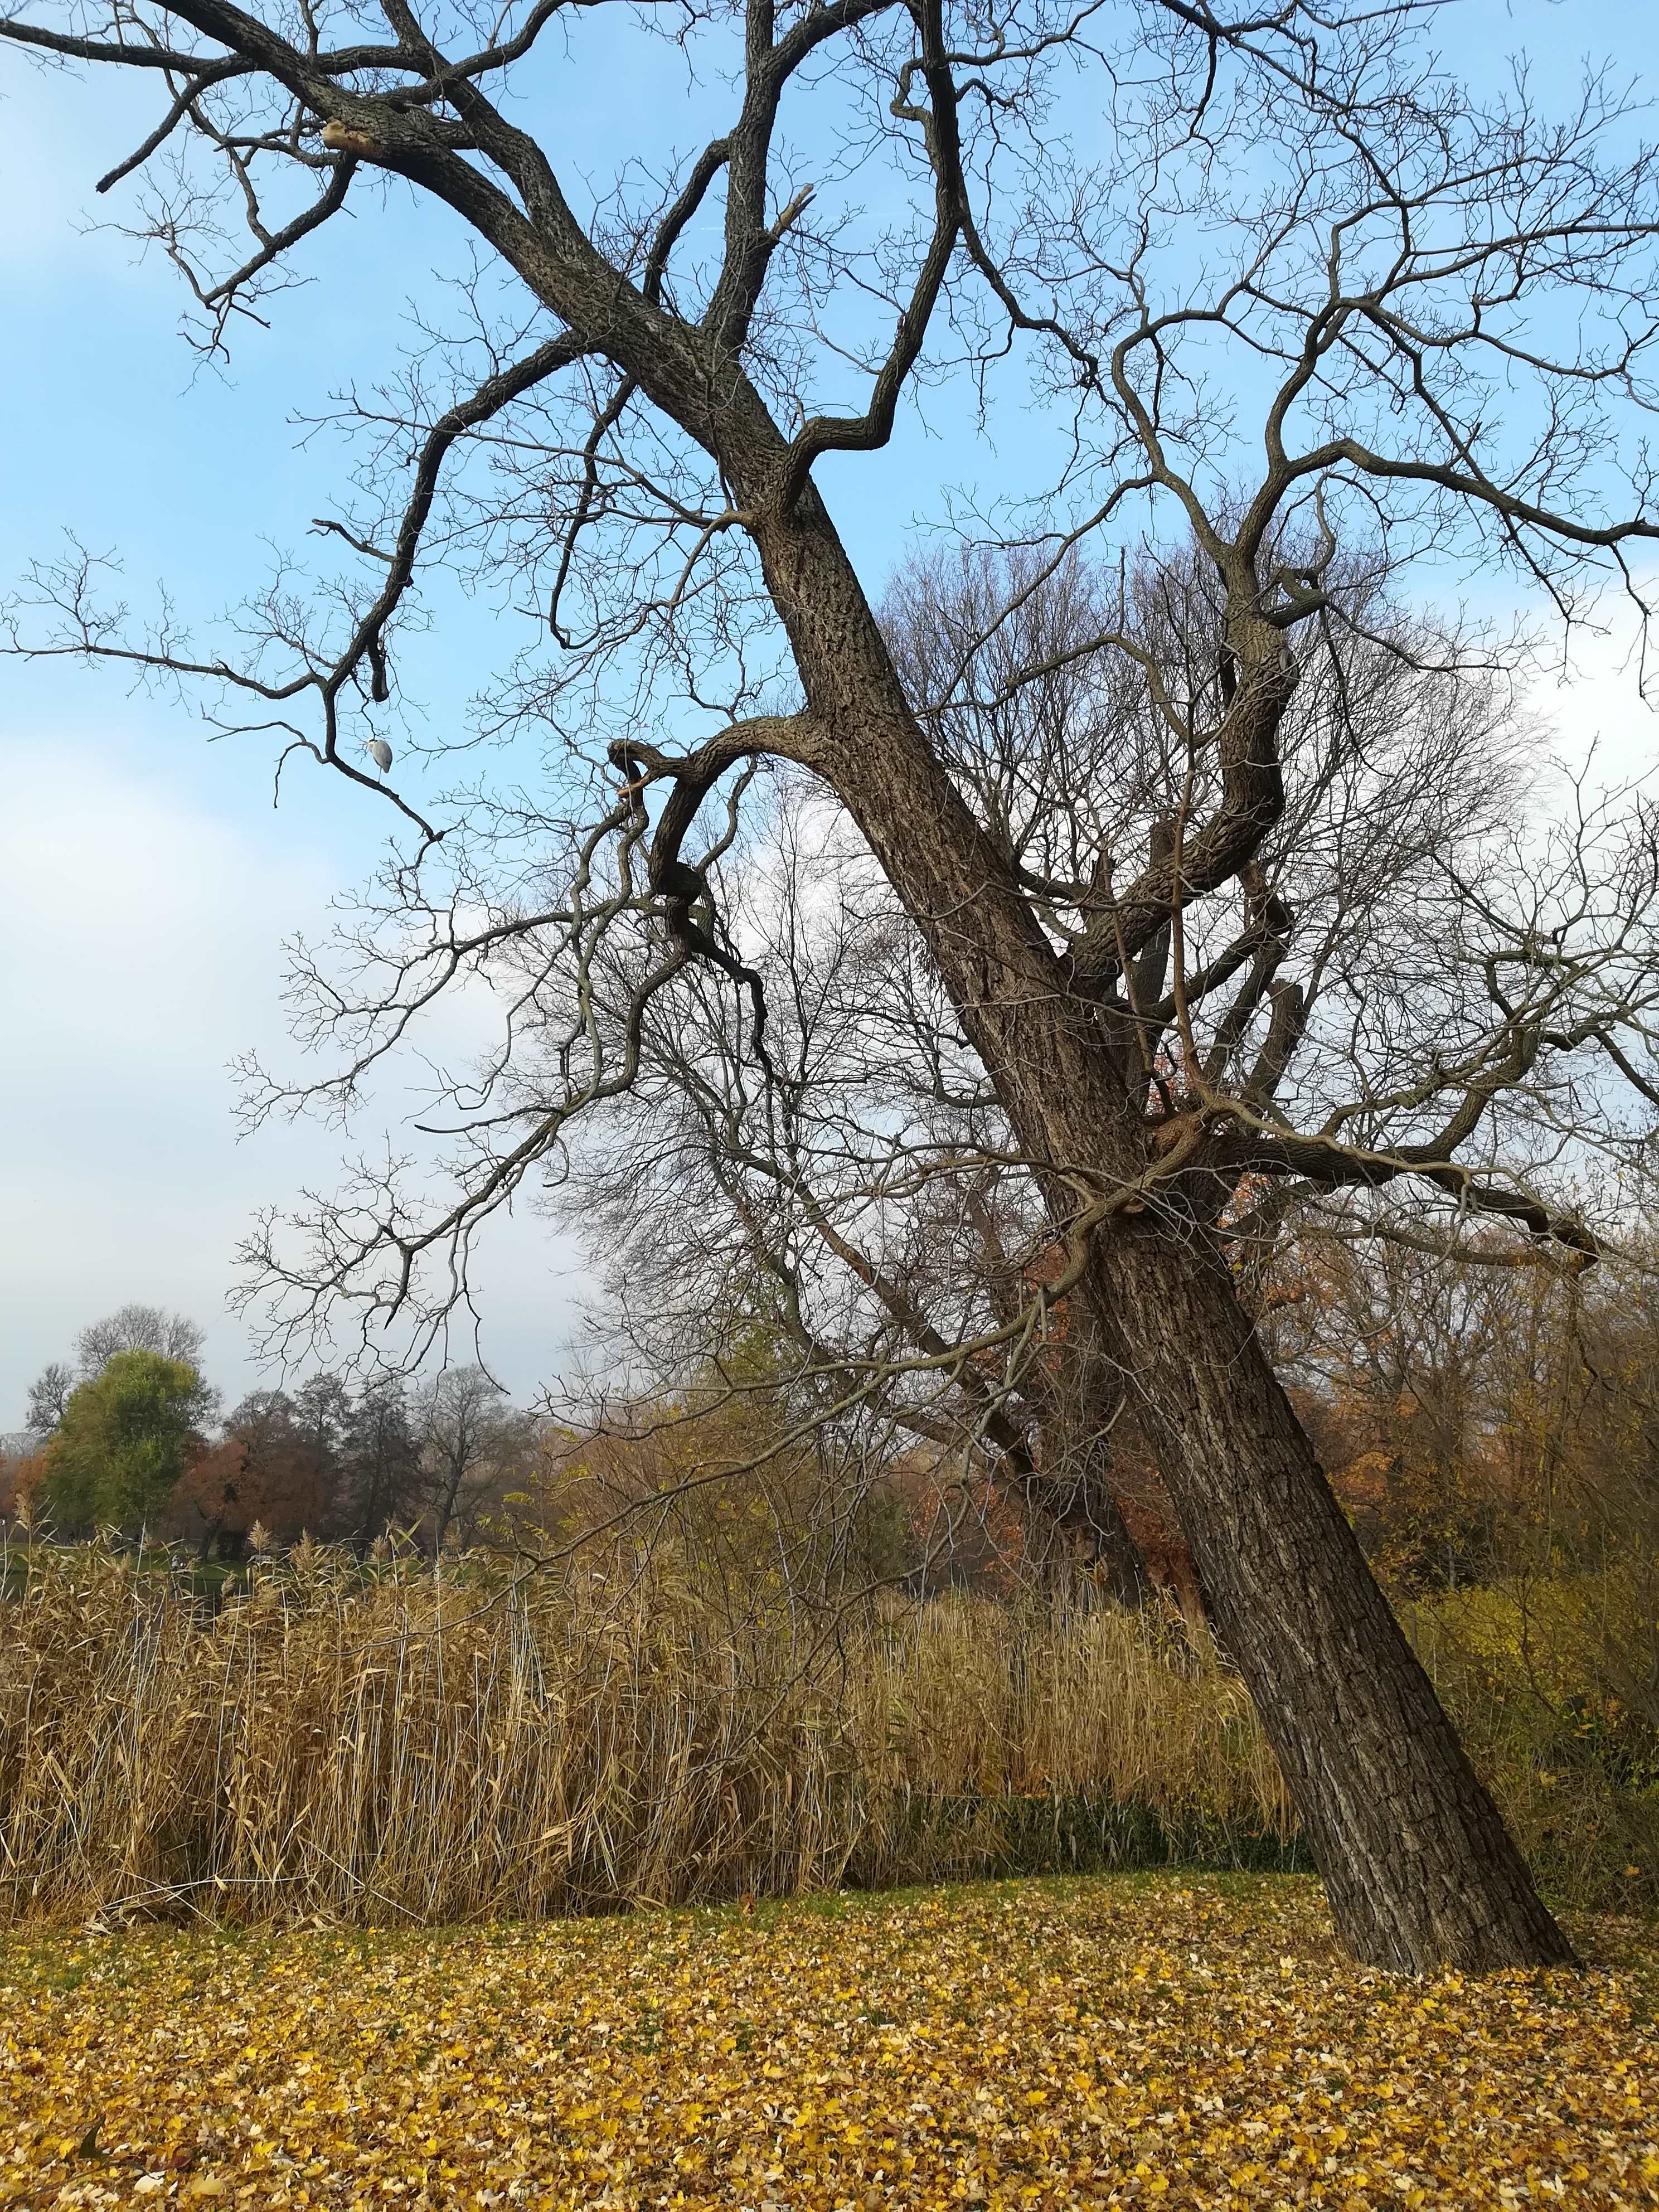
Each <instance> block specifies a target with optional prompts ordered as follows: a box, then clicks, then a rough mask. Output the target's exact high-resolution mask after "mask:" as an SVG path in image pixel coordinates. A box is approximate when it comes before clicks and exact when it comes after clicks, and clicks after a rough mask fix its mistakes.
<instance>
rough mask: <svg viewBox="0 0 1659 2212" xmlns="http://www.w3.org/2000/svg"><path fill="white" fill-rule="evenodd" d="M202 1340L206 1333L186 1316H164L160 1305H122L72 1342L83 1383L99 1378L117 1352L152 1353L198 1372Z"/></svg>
mask: <svg viewBox="0 0 1659 2212" xmlns="http://www.w3.org/2000/svg"><path fill="white" fill-rule="evenodd" d="M206 1341H207V1335H206V1332H205V1331H204V1329H203V1328H202V1327H201V1325H200V1324H199V1322H193V1321H191V1319H190V1318H189V1316H187V1315H185V1314H180V1313H167V1312H164V1311H163V1310H162V1309H161V1307H160V1306H145V1305H137V1304H134V1305H125V1306H122V1307H121V1308H120V1310H118V1312H116V1313H112V1314H110V1315H109V1316H107V1317H106V1319H104V1320H103V1321H95V1322H90V1323H89V1324H88V1327H87V1328H83V1329H82V1332H81V1334H80V1335H79V1336H77V1337H76V1340H75V1362H76V1368H77V1370H78V1371H79V1373H80V1376H81V1378H82V1381H83V1382H84V1381H88V1380H89V1379H90V1378H91V1377H92V1376H94V1375H101V1374H102V1373H103V1371H104V1370H105V1368H106V1367H107V1366H108V1364H109V1363H110V1361H111V1360H112V1358H114V1357H115V1355H116V1353H117V1352H156V1353H158V1354H159V1355H160V1357H161V1358H163V1359H182V1360H183V1361H184V1363H185V1366H186V1367H194V1368H196V1369H197V1370H199V1369H200V1367H201V1364H202V1347H203V1346H204V1344H205V1343H206Z"/></svg>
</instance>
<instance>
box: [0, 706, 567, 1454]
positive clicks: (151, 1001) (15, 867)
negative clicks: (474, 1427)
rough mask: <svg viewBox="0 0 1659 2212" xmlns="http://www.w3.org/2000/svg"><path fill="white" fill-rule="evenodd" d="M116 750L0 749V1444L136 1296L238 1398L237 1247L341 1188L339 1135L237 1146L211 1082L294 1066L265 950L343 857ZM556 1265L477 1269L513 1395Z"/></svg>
mask: <svg viewBox="0 0 1659 2212" xmlns="http://www.w3.org/2000/svg"><path fill="white" fill-rule="evenodd" d="M132 735H133V732H131V731H130V730H128V731H123V730H121V729H118V728H110V727H100V728H99V729H96V730H93V729H88V728H85V727H80V728H77V727H75V726H64V725H59V726H55V727H52V728H50V729H47V730H44V731H42V730H40V729H37V730H35V731H32V732H28V733H27V735H23V734H21V733H13V734H12V735H10V736H9V737H5V736H3V734H0V742H3V743H4V744H5V746H6V750H7V753H8V765H7V773H6V787H7V789H6V806H5V809H4V811H3V816H0V902H3V912H4V921H3V925H0V926H3V928H4V930H5V933H6V938H7V940H8V957H7V958H6V960H5V962H4V963H3V969H0V1035H3V1036H4V1037H5V1039H6V1046H7V1049H6V1062H7V1069H8V1076H7V1081H6V1083H5V1085H4V1086H3V1094H0V1220H3V1222H4V1224H5V1243H6V1265H5V1267H4V1269H3V1273H0V1429H9V1428H11V1427H12V1426H14V1425H15V1423H16V1422H17V1421H20V1420H21V1418H22V1409H23V1398H24V1393H25V1391H26V1389H27V1383H28V1381H29V1378H30V1377H31V1376H33V1375H34V1374H35V1373H37V1372H38V1371H39V1370H40V1368H41V1367H42V1366H43V1365H44V1364H46V1361H47V1360H48V1359H51V1358H61V1357H63V1356H64V1354H65V1352H67V1350H68V1348H69V1346H70V1344H71V1343H72V1341H73V1339H74V1337H75V1334H76V1331H77V1330H78V1329H79V1328H81V1327H82V1324H83V1323H85V1322H88V1321H90V1320H93V1319H94V1318H96V1317H97V1316H99V1315H100V1314H101V1313H104V1312H106V1311H108V1310H112V1308H114V1307H116V1306H118V1305H120V1304H123V1303H124V1302H125V1301H126V1300H127V1299H129V1298H140V1299H143V1300H146V1301H149V1302H152V1303H155V1304H164V1305H169V1306H177V1307H179V1308H180V1309H181V1310H184V1311H185V1312H188V1313H191V1314H192V1315H194V1316H196V1317H197V1318H198V1319H199V1320H201V1321H202V1322H204V1323H205V1324H206V1325H207V1326H208V1328H209V1329H210V1339H209V1353H208V1367H209V1371H210V1377H211V1379H213V1380H214V1381H216V1383H219V1384H220V1385H221V1387H222V1388H223V1389H225V1390H226V1391H227V1392H228V1393H229V1394H231V1395H235V1394H236V1393H238V1392H240V1390H241V1389H246V1388H248V1387H251V1386H252V1383H254V1382H255V1380H256V1379H258V1378H257V1376H256V1373H255V1370H253V1368H252V1365H251V1364H250V1362H249V1358H248V1346H247V1340H246V1331H245V1329H244V1328H243V1325H242V1324H241V1323H240V1322H239V1321H235V1320H234V1319H232V1318H231V1317H229V1316H227V1314H226V1313H225V1310H224V1299H225V1295H226V1292H227V1290H228V1287H229V1285H230V1282H231V1276H232V1268H231V1259H232V1254H233V1251H234V1246H235V1244H236V1243H237V1241H238V1239H239V1238H240V1237H241V1235H242V1234H243V1233H244V1232H245V1231H246V1228H247V1225H248V1224H249V1221H250V1219H251V1218H252V1215H253V1213H254V1212H256V1211H257V1210H258V1208H259V1207H260V1206H263V1205H264V1204H266V1203H270V1202H276V1203H278V1204H280V1203H281V1202H282V1201H283V1200H284V1199H285V1198H289V1197H291V1196H292V1195H293V1194H295V1193H296V1192H297V1191H298V1189H299V1188H301V1185H303V1184H305V1183H312V1184H314V1185H321V1186H323V1187H327V1186H329V1185H330V1184H331V1183H332V1182H333V1181H334V1180H335V1178H336V1176H337V1171H338V1163H339V1157H340V1139H339V1138H338V1136H337V1133H331V1132H330V1131H328V1130H325V1129H322V1128H319V1127H316V1126H314V1125H312V1124H301V1125H299V1126H296V1127H276V1128H271V1129H270V1130H267V1131H265V1132H263V1133H260V1134H259V1135H258V1136H257V1137H255V1138H252V1139H247V1140H245V1141H243V1142H240V1143H239V1142H238V1141H237V1139H236V1135H235V1131H234V1125H233V1121H232V1118H231V1108H232V1103H233V1088H232V1082H231V1079H230V1077H229V1075H228V1073H227V1063H228V1061H229V1060H231V1059H232V1057H233V1056H234V1055H235V1054H239V1053H240V1052H242V1051H244V1050H246V1048H248V1047H249V1046H251V1045H252V1046H257V1047H258V1048H260V1049H261V1050H262V1051H264V1052H265V1053H267V1054H270V1056H271V1057H273V1058H276V1059H278V1060H282V1059H284V1058H287V1057H289V1055H290V1054H291V1051H292V1048H291V1047H289V1045H288V1042H287V1040H286V1038H285V1036H284V1034H283V1026H282V1018H281V1008H280V1005H279V991H280V987H281V972H282V955H281V944H282V940H283V939H284V938H285V937H287V936H289V935H291V934H292V933H294V932H295V930H296V929H300V928H307V929H309V930H311V931H312V932H313V933H316V932H317V931H319V929H320V928H321V927H323V926H324V924H325V919H326V916H325V908H326V904H327V901H328V898H329V896H330V894H331V891H332V890H334V889H335V888H336V883H337V877H336V874H335V869H336V867H337V866H338V856H337V854H325V853H324V852H323V851H322V850H321V849H319V848H317V847H315V846H310V847H308V848H307V847H301V848H300V849H297V850H296V849H295V844H294V843H293V842H290V839H291V836H292V829H293V828H297V827H298V825H297V824H295V825H292V826H290V825H289V823H285V822H284V821H283V817H276V818H275V819H274V820H273V818H272V817H270V816H268V815H266V816H264V817H257V816H255V817H250V818H249V819H248V821H247V822H246V826H244V825H242V824H240V823H234V822H232V821H229V820H227V819H225V818H223V817H221V816H219V815H217V814H216V813H214V812H213V811H210V809H209V808H208V807H206V806H204V805H201V804H198V803H192V801H191V799H190V798H189V797H187V796H186V795H185V787H184V783H183V773H182V771H183V769H184V766H185V762H184V761H183V760H181V759H180V758H179V755H178V753H177V752H176V751H174V750H173V749H172V748H163V749H162V751H161V756H160V757H143V756H139V757H138V760H139V764H138V765H137V766H135V765H134V764H133V761H134V754H133V752H132V750H131V739H132ZM187 757H188V756H186V758H187ZM198 788H199V786H198ZM240 795H241V794H240V793H239V794H238V796H239V797H240ZM267 824H268V825H269V826H266V825H267ZM365 1134H368V1132H367V1131H366V1132H365ZM567 1267H568V1255H564V1254H563V1253H562V1251H561V1250H560V1249H559V1248H558V1247H557V1246H556V1245H555V1244H554V1243H552V1241H551V1240H550V1239H549V1237H548V1236H547V1234H546V1231H545V1230H544V1227H542V1226H541V1225H538V1224H535V1223H533V1222H531V1221H528V1220H526V1222H524V1223H522V1224H518V1223H515V1224H510V1225H505V1226H504V1229H503V1231H502V1233H501V1235H500V1236H499V1237H495V1239H493V1240H492V1241H491V1244H490V1246H489V1250H488V1251H487V1253H486V1255H485V1257H484V1261H483V1271H482V1272H483V1280H484V1282H485V1283H486V1285H488V1287H489V1291H490V1304H489V1307H488V1308H487V1310H486V1315H485V1318H486V1322H487V1323H488V1324H489V1337H488V1338H487V1340H486V1349H487V1350H488V1351H489V1352H490V1354H491V1356H492V1358H495V1359H496V1360H498V1361H499V1363H500V1365H501V1370H502V1372H503V1376H504V1379H506V1380H507V1381H508V1382H509V1383H511V1384H513V1386H514V1387H516V1388H517V1389H519V1390H520V1391H521V1392H527V1391H529V1390H530V1389H532V1388H533V1386H534V1385H535V1383H537V1382H538V1380H540V1379H542V1378H544V1376H547V1375H548V1374H549V1373H550V1371H551V1369H552V1367H553V1365H554V1364H555V1361H556V1356H557V1353H558V1350H559V1347H560V1345H561V1342H562V1339H563V1337H564V1336H565V1334H566V1333H567V1331H568V1309H569V1295H568V1289H564V1290H562V1288H561V1276H562V1275H565V1274H566V1269H567ZM566 1279H567V1281H568V1275H566Z"/></svg>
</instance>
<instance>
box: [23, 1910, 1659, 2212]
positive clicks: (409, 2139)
mask: <svg viewBox="0 0 1659 2212" xmlns="http://www.w3.org/2000/svg"><path fill="white" fill-rule="evenodd" d="M1574 1932H1575V1935H1576V1936H1577V1940H1578V1941H1579V1942H1580V1943H1581V1945H1582V1946H1583V1948H1584V1950H1585V1952H1586V1954H1587V1955H1588V1956H1589V1957H1590V1958H1591V1959H1592V1960H1593V1961H1594V1962H1595V1964H1594V1969H1593V1971H1592V1972H1590V1973H1589V1974H1588V1975H1586V1976H1584V1977H1582V1978H1576V1977H1572V1976H1562V1975H1556V1976H1551V1975H1535V1974H1513V1975H1504V1976H1500V1977H1497V1978H1493V1979H1492V1980H1489V1981H1486V1982H1483V1983H1468V1984H1465V1983H1463V1982H1462V1981H1461V1980H1459V1979H1458V1978H1456V1977H1455V1976H1449V1977H1446V1978H1443V1979H1441V1980H1439V1981H1437V1982H1436V1983H1434V1984H1408V1983H1395V1982H1390V1981H1389V1980H1387V1979H1385V1978H1381V1977H1379V1976H1376V1975H1374V1974H1368V1973H1365V1972H1361V1971H1359V1970H1358V1969H1357V1968H1354V1967H1352V1966H1347V1965H1346V1964H1345V1963H1344V1962H1343V1961H1342V1960H1340V1959H1339V1958H1338V1956H1337V1955H1336V1954H1335V1952H1334V1948H1333V1946H1332V1943H1331V1940H1330V1934H1329V1928H1328V1922H1327V1919H1326V1917H1325V1913H1324V1910H1323V1905H1322V1899H1321V1896H1320V1893H1319V1890H1318V1888H1317V1886H1316V1884H1315V1883H1314V1882H1313V1881H1310V1880H1307V1879H1304V1878H1300V1877H1286V1876H1237V1877H1231V1878H1229V1877H1221V1878H1191V1879H1174V1878H1170V1877H1157V1878H1136V1877H1132V1876H1126V1877H1112V1878H1106V1879H1095V1880H1074V1881H1026V1882H1019V1883H1002V1884H986V1885H981V1886H979V1887H974V1888H969V1889H959V1890H952V1891H945V1890H928V1891H922V1892H915V1891H913V1892H909V1893H904V1894H902V1895H898V1896H888V1897H880V1898H848V1897H842V1898H836V1899H827V1900H823V1901H811V1902H803V1903H798V1904H788V1905H776V1906H773V1905H762V1906H761V1908H760V1910H759V1911H758V1912H757V1914H756V1915H755V1916H754V1917H748V1918H746V1917H744V1916H742V1915H741V1914H738V1913H735V1912H732V1911H723V1910H713V1909H702V1910H690V1911H662V1912H657V1911H641V1912H638V1913H635V1914H634V1915H632V1916H629V1917H626V1918H619V1919H613V1920H587V1921H566V1922H558V1923H543V1924H541V1925H537V1926H522V1927H519V1926H513V1927H495V1928H480V1929H453V1930H447V1931H445V1932H443V1933H442V1934H440V1935H434V1934H433V1933H432V1932H431V1931H429V1930H422V1931H418V1932H414V1931H411V1932H410V1933H408V1934H384V1933H374V1934H363V1933H360V1932H354V1933H351V1934H349V1935H347V1934H342V1933H340V1932H338V1931H331V1930H323V1931H313V1930H301V1931H298V1932H292V1933H286V1934H283V1935H281V1936H265V1935H260V1934H257V1933H256V1934H249V1935H241V1936H226V1935H223V1934H212V1933H202V1934H197V1935H179V1934H163V1933H155V1932H140V1933H125V1934H119V1935H112V1936H86V1935H63V1936H49V1937H48V1936H39V1935H35V1936H26V1935H14V1936H10V1937H8V1938H6V1939H4V1940H3V1942H0V2204H20V2203H21V2204H28V2205H48V2204H64V2205H67V2204H76V2203H80V2204H88V2205H93V2204H109V2203H118V2204H125V2203H143V2204H151V2205H161V2204H164V2203H173V2202H186V2203H188V2202H203V2203H212V2202H214V2201H215V2200H218V2201H221V2202H227V2203H252V2204H254V2205H266V2204H307V2203H308V2204H315V2205H328V2206H350V2205H362V2206H368V2205H371V2204H373V2205H377V2206H378V2205H387V2204H400V2205H405V2206H412V2205H434V2206H440V2205H444V2206H447V2205H453V2204H484V2205H489V2204H496V2203H511V2204H524V2205H543V2206H558V2207H574V2206H578V2205H584V2206H585V2205H599V2204H615V2205H619V2206H634V2205H640V2206H644V2205H654V2204H659V2203H669V2204H684V2205H688V2206H699V2205H742V2206H750V2207H755V2208H763V2207H765V2206H768V2205H778V2206H784V2205H787V2206H812V2207H823V2208H826V2212H827V2209H828V2208H831V2207H836V2206H840V2207H857V2208H860V2212H864V2208H867V2207H869V2208H872V2207H878V2206H886V2205H944V2204H954V2203H972V2204H982V2205H985V2206H987V2207H990V2206H1000V2205H1006V2206H1009V2207H1022V2208H1023V2207H1025V2206H1046V2205H1061V2204H1066V2205H1070V2204H1083V2205H1086V2204H1091V2203H1107V2204H1119V2203H1139V2202H1143V2201H1144V2202H1146V2203H1156V2204H1158V2205H1159V2206H1176V2205H1193V2206H1199V2205H1202V2206H1205V2207H1223V2206H1256V2205H1261V2206H1282V2205H1283V2206H1288V2205H1300V2204H1328V2205H1340V2206H1345V2207H1352V2206H1364V2207H1369V2206H1373V2205H1376V2206H1382V2205H1395V2204H1407V2205H1424V2204H1426V2205H1470V2206H1480V2207H1482V2208H1485V2212H1491V2208H1493V2207H1498V2206H1502V2205H1506V2204H1514V2205H1523V2204H1534V2203H1565V2204H1569V2205H1590V2204H1594V2205H1649V2204H1659V2030H1656V2027H1655V2026H1654V2021H1653V2008H1654V2005H1655V2002H1656V1998H1659V1935H1656V1932H1655V1931H1654V1930H1653V1929H1650V1928H1647V1927H1644V1926H1643V1925H1641V1924H1640V1923H1635V1922H1631V1921H1619V1922H1613V1921H1593V1920H1587V1919H1580V1920H1577V1921H1576V1922H1575V1923H1574Z"/></svg>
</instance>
